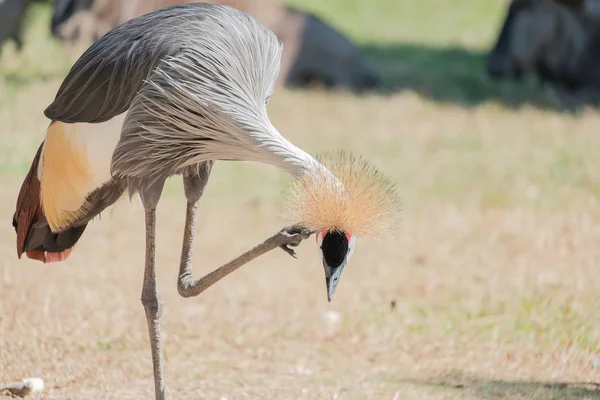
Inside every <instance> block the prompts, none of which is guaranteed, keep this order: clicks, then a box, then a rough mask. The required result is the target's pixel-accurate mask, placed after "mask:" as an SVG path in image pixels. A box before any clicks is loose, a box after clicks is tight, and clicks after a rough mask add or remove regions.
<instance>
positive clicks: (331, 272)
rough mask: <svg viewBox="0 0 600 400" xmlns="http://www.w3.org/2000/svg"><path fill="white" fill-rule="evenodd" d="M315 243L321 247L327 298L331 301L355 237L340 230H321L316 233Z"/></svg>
mask: <svg viewBox="0 0 600 400" xmlns="http://www.w3.org/2000/svg"><path fill="white" fill-rule="evenodd" d="M317 243H318V244H319V247H320V248H321V258H322V260H323V268H324V269H325V283H326V285H327V300H329V301H331V299H332V298H333V294H334V292H335V288H336V286H337V284H338V282H339V280H340V277H341V276H342V271H343V270H344V267H345V266H346V264H347V263H348V260H350V257H351V256H352V253H353V252H354V245H355V243H356V238H355V237H354V235H353V234H351V233H348V232H344V231H341V230H335V229H332V230H323V231H320V232H319V233H317Z"/></svg>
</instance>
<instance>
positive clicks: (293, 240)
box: [279, 225, 314, 258]
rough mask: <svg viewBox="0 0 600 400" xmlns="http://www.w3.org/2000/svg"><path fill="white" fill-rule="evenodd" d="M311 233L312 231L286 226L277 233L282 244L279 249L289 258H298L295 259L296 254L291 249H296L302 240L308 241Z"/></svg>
mask: <svg viewBox="0 0 600 400" xmlns="http://www.w3.org/2000/svg"><path fill="white" fill-rule="evenodd" d="M313 233H314V231H312V230H310V229H308V228H303V227H299V226H296V225H292V226H286V227H285V228H283V229H282V230H281V231H279V237H280V238H281V241H282V242H283V243H282V244H281V245H280V246H279V247H280V248H281V249H282V250H283V251H285V252H286V253H288V254H289V255H290V256H292V257H294V258H298V257H296V252H295V251H294V249H292V248H291V247H297V246H298V245H299V244H300V243H301V242H302V241H303V240H304V239H308V238H309V237H310V235H312V234H313Z"/></svg>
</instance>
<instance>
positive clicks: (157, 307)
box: [142, 293, 163, 320]
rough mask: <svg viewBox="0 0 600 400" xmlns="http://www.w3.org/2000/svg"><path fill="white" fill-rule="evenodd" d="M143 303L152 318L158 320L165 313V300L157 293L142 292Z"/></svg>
mask: <svg viewBox="0 0 600 400" xmlns="http://www.w3.org/2000/svg"><path fill="white" fill-rule="evenodd" d="M142 305H143V306H144V310H145V311H146V314H147V315H149V316H151V317H152V319H154V320H158V319H160V317H161V316H162V313H163V301H162V299H161V298H160V297H158V295H157V294H154V295H148V294H146V293H142Z"/></svg>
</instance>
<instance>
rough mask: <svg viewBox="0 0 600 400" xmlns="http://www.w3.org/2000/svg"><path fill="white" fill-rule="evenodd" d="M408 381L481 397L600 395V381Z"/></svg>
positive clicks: (579, 399) (573, 398)
mask: <svg viewBox="0 0 600 400" xmlns="http://www.w3.org/2000/svg"><path fill="white" fill-rule="evenodd" d="M407 382H409V383H411V384H414V385H417V386H422V387H423V386H425V387H431V388H438V389H442V390H444V391H446V390H452V391H454V392H455V393H458V394H460V393H461V392H464V393H465V394H469V395H470V396H475V397H476V398H478V399H481V400H499V399H530V400H537V399H540V400H542V399H544V400H545V399H556V400H562V399H564V400H567V399H568V400H588V399H589V400H592V399H599V398H600V383H594V382H538V381H508V380H488V379H484V378H477V377H464V376H461V374H451V375H449V376H447V377H444V378H434V379H423V380H419V379H409V380H407Z"/></svg>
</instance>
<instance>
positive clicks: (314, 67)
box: [52, 0, 381, 91]
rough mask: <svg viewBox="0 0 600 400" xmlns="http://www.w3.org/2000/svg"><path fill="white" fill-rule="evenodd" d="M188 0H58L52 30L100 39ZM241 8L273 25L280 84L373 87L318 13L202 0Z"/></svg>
mask: <svg viewBox="0 0 600 400" xmlns="http://www.w3.org/2000/svg"><path fill="white" fill-rule="evenodd" d="M191 2H196V1H188V0H56V1H55V7H54V13H53V16H52V33H53V34H54V35H55V36H57V37H59V38H61V39H63V40H65V41H66V42H67V43H69V44H70V45H78V44H81V43H84V44H85V45H88V44H89V43H90V42H93V41H96V40H98V39H99V38H100V37H101V36H103V35H104V34H105V33H107V32H108V31H109V30H110V29H112V28H114V27H116V26H118V25H120V24H122V23H123V22H125V21H127V20H129V19H131V18H134V17H136V16H139V15H142V14H144V13H147V12H150V11H153V10H156V9H158V8H161V7H165V6H169V5H175V4H183V3H191ZM204 2H206V3H217V4H221V5H227V6H231V7H234V8H237V9H238V10H241V11H244V12H246V13H247V14H249V15H251V16H252V17H254V18H255V19H256V20H258V21H259V22H260V23H262V24H263V25H265V26H266V27H267V28H269V29H270V30H272V31H273V32H274V33H275V34H276V35H277V37H278V38H279V40H281V41H282V43H283V45H284V54H283V59H282V62H281V73H280V76H279V79H278V83H279V84H284V85H287V86H308V85H311V84H321V85H324V86H325V87H329V88H331V87H344V88H347V89H350V90H354V91H362V90H368V89H374V88H377V87H379V86H380V85H381V77H380V75H379V74H378V72H377V71H376V70H375V68H374V66H373V65H372V63H371V61H370V60H368V59H367V58H366V57H365V56H364V55H363V54H362V52H361V51H360V50H359V49H358V47H357V46H355V45H354V44H353V43H352V42H351V41H350V40H348V39H347V38H346V37H345V36H344V35H343V34H341V33H340V32H339V31H337V30H336V29H335V28H333V27H332V26H330V25H329V24H327V23H326V22H324V21H323V20H322V19H320V18H318V17H317V16H316V15H314V14H311V13H306V12H304V11H299V10H296V9H293V8H290V7H288V6H286V5H284V4H282V3H279V2H277V1H274V0H205V1H204Z"/></svg>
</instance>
